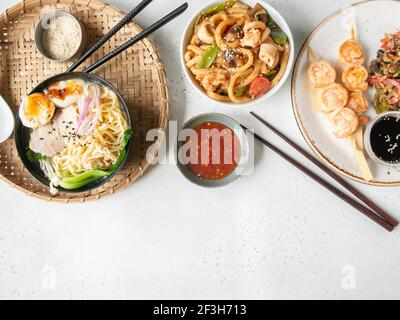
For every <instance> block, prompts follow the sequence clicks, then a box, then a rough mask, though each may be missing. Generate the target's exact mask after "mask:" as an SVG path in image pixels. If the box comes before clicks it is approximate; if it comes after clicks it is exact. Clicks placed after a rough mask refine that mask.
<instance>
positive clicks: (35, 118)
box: [19, 93, 56, 129]
mask: <svg viewBox="0 0 400 320" xmlns="http://www.w3.org/2000/svg"><path fill="white" fill-rule="evenodd" d="M55 110H56V107H55V105H54V103H53V102H52V101H51V100H49V99H48V98H47V97H46V96H45V95H44V94H43V93H34V94H31V95H29V96H27V97H25V98H24V99H23V100H22V103H21V106H20V108H19V117H20V119H21V122H22V124H23V125H24V126H25V127H28V128H32V129H36V128H39V127H41V126H44V125H45V124H47V123H49V122H50V120H51V119H52V118H53V116H54V112H55Z"/></svg>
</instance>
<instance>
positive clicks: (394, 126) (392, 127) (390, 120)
mask: <svg viewBox="0 0 400 320" xmlns="http://www.w3.org/2000/svg"><path fill="white" fill-rule="evenodd" d="M370 141H371V148H372V151H373V152H374V153H375V155H376V156H377V157H378V158H379V159H381V160H382V161H385V162H388V163H400V117H395V116H387V117H383V118H382V119H381V120H379V121H378V122H376V123H375V125H374V126H373V127H372V130H371V136H370Z"/></svg>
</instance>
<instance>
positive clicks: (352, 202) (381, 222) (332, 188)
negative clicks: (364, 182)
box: [242, 125, 394, 232]
mask: <svg viewBox="0 0 400 320" xmlns="http://www.w3.org/2000/svg"><path fill="white" fill-rule="evenodd" d="M242 127H243V129H244V130H248V129H247V128H246V127H245V126H243V125H242ZM253 134H254V137H255V138H256V139H257V140H259V141H260V142H261V143H262V144H264V145H265V146H267V147H268V148H270V149H271V150H272V151H274V152H275V153H277V154H278V155H279V156H281V157H282V158H283V159H285V160H286V161H288V162H289V163H291V164H292V165H293V166H295V167H296V168H297V169H299V170H300V171H302V172H303V173H305V174H306V175H308V176H309V177H310V178H312V179H313V180H314V181H316V182H318V183H319V184H320V185H322V186H323V187H325V188H326V189H328V190H329V191H331V192H332V193H333V194H335V195H336V196H338V197H339V198H341V199H342V200H343V201H345V202H347V203H348V204H349V205H351V206H352V207H353V208H355V209H357V210H358V211H360V212H361V213H362V214H364V215H365V216H367V217H368V218H370V219H371V220H372V221H374V222H376V223H377V224H379V225H380V226H381V227H383V228H385V229H386V230H387V231H389V232H391V231H393V229H394V226H392V225H391V224H390V223H388V222H387V221H386V220H385V219H383V218H382V217H380V216H378V215H377V214H376V213H374V212H373V211H372V210H370V209H368V208H367V207H364V206H363V205H362V204H360V203H358V202H357V201H355V200H354V199H353V198H351V197H350V196H348V195H347V194H345V193H344V192H342V191H341V190H339V189H338V188H336V187H335V186H333V185H332V184H331V183H329V182H328V181H326V180H324V179H323V178H321V177H320V176H318V175H317V174H315V173H314V172H312V171H311V170H310V169H308V168H306V167H305V166H304V165H302V164H301V163H300V162H298V161H297V160H295V159H293V158H292V157H291V156H289V155H288V154H286V153H285V152H283V151H282V150H280V149H279V148H277V147H275V146H274V145H273V144H272V143H270V142H268V141H267V140H265V139H264V138H262V137H260V136H259V135H257V134H256V133H254V132H253Z"/></svg>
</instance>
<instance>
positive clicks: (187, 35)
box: [180, 0, 295, 108]
mask: <svg viewBox="0 0 400 320" xmlns="http://www.w3.org/2000/svg"><path fill="white" fill-rule="evenodd" d="M227 1H228V2H229V1H231V0H227ZM240 2H241V3H244V4H245V5H248V6H249V7H251V8H254V7H255V6H256V5H260V6H261V7H262V8H263V9H265V10H266V12H267V13H268V15H269V17H271V18H272V21H273V22H274V23H275V24H276V25H277V26H278V27H279V29H280V30H281V31H283V33H284V34H285V35H286V43H287V44H288V45H289V47H290V52H289V55H288V59H287V64H286V67H285V68H284V70H285V71H284V73H283V75H280V76H279V78H280V80H279V81H278V82H277V83H276V84H275V85H274V86H272V87H271V88H269V89H267V91H266V92H265V91H264V92H263V94H261V95H260V96H255V97H254V98H252V99H251V100H250V101H247V102H242V103H234V102H229V101H218V100H215V99H213V98H211V97H210V96H209V95H208V94H207V92H206V90H205V89H204V87H203V86H202V85H201V84H200V82H199V81H198V80H196V76H195V75H194V74H193V73H192V71H191V70H190V69H189V68H188V66H187V63H186V59H185V55H186V53H187V48H188V46H189V45H190V44H191V40H192V37H193V35H194V32H195V25H196V24H197V22H198V21H199V17H201V16H202V15H204V12H206V11H207V10H209V9H210V8H213V7H216V6H220V5H221V4H223V3H224V0H215V1H211V2H209V3H208V4H206V5H205V6H204V7H201V8H199V10H197V11H196V12H195V14H194V15H193V16H192V17H191V19H190V20H189V21H188V23H187V25H186V27H185V29H184V32H183V37H182V41H181V54H180V60H181V64H182V68H183V70H184V73H185V76H186V79H188V81H189V82H190V83H191V85H192V86H193V88H194V89H195V90H196V91H197V92H198V93H200V94H201V95H203V96H204V97H206V98H207V99H209V100H210V101H212V102H214V103H215V102H216V103H218V104H220V105H223V106H227V107H231V108H232V107H240V108H243V107H248V106H252V105H254V104H259V105H261V104H260V102H263V101H265V100H267V99H268V98H270V97H272V96H273V95H274V94H276V93H277V92H278V91H279V90H280V89H281V88H282V86H283V85H284V83H285V82H286V81H287V79H288V77H289V75H290V73H291V70H292V67H293V64H294V58H295V46H294V40H293V35H292V32H291V30H290V28H289V25H288V24H287V22H286V20H285V19H284V18H283V16H282V15H281V14H280V13H279V12H278V11H277V10H276V9H274V8H273V7H272V6H271V5H269V4H268V3H266V2H265V1H260V0H241V1H240ZM250 49H251V48H250ZM257 59H258V58H257ZM263 75H264V74H261V73H260V74H259V76H258V77H257V78H260V79H261V78H263V77H262V76H263ZM265 78H267V76H266V75H264V79H261V80H264V81H256V80H260V79H254V80H253V82H252V83H251V84H250V88H249V90H252V89H255V91H258V90H259V89H262V87H263V86H264V82H267V81H266V80H265ZM228 81H229V80H228ZM273 82H274V81H273V80H271V81H270V83H273ZM252 87H253V88H252Z"/></svg>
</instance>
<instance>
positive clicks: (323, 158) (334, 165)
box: [291, 0, 400, 187]
mask: <svg viewBox="0 0 400 320" xmlns="http://www.w3.org/2000/svg"><path fill="white" fill-rule="evenodd" d="M379 1H381V0H363V1H360V2H357V3H354V4H351V5H348V6H346V7H344V8H342V9H339V10H338V11H336V12H334V13H332V14H331V15H329V16H328V17H326V18H325V19H324V20H322V21H321V22H320V23H319V24H318V25H317V26H316V27H315V28H314V30H313V31H312V32H311V33H310V34H309V35H308V37H307V39H306V40H305V42H304V44H303V45H302V47H301V49H300V51H299V54H298V55H297V59H296V62H295V64H294V71H293V74H292V80H291V82H292V89H291V100H292V109H293V112H294V115H295V119H296V123H297V126H298V127H299V129H300V132H301V134H302V135H303V138H304V139H305V140H306V142H307V144H308V145H309V146H310V148H311V149H312V150H313V152H314V153H315V154H316V155H317V156H318V158H319V159H320V160H321V161H322V162H323V163H324V164H325V165H326V166H328V168H330V169H331V170H333V171H334V172H336V173H338V174H341V175H343V176H345V177H346V178H349V179H351V180H353V181H356V182H360V183H363V184H366V185H370V186H378V187H390V186H400V181H393V182H390V181H378V180H373V181H366V180H364V179H363V178H362V177H360V176H357V175H355V174H353V173H351V172H349V171H347V170H346V169H344V168H342V167H341V166H339V165H338V164H337V163H335V162H334V161H333V160H332V159H329V158H328V157H326V156H325V155H324V154H323V152H322V151H320V150H319V149H318V147H317V146H316V145H315V144H314V143H313V142H312V139H311V138H310V137H309V135H308V133H307V131H306V129H305V128H304V125H303V123H302V121H301V118H300V115H299V111H298V108H297V103H296V75H297V72H298V69H299V66H300V57H301V56H302V55H303V53H304V51H305V50H306V49H307V46H308V44H309V43H310V41H311V39H312V38H313V36H314V35H315V34H316V33H317V32H318V31H319V29H320V28H321V27H323V26H324V25H325V24H326V23H327V22H329V21H330V20H331V19H333V18H335V17H336V16H338V15H340V14H342V13H343V12H345V11H347V10H348V9H350V8H352V7H357V6H360V5H362V4H364V3H368V2H379ZM388 1H393V2H398V1H397V0H388ZM399 4H400V3H399Z"/></svg>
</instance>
